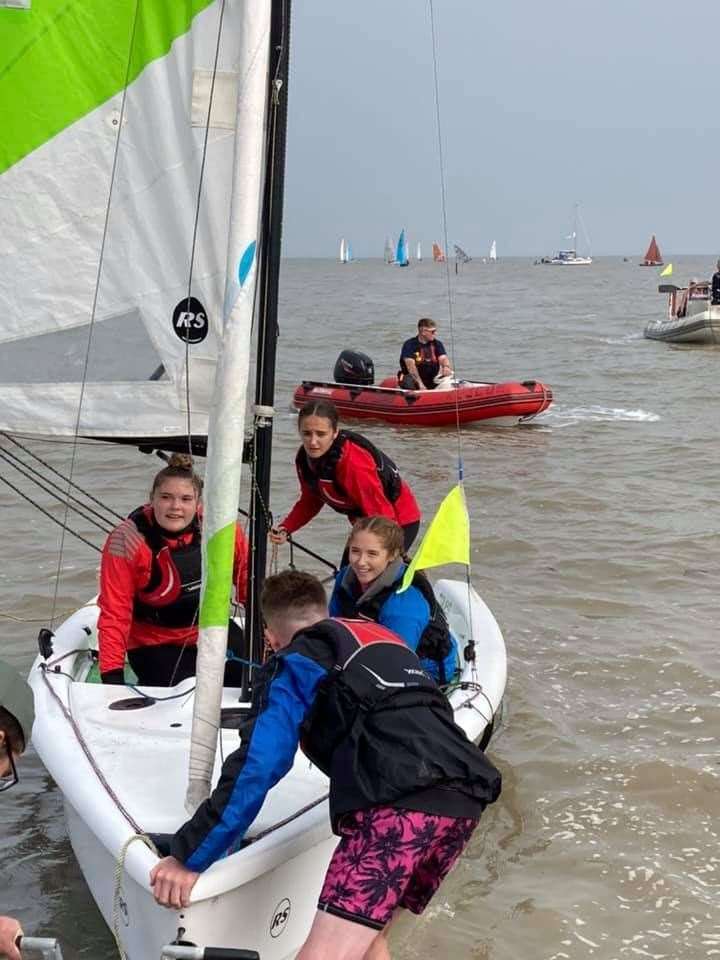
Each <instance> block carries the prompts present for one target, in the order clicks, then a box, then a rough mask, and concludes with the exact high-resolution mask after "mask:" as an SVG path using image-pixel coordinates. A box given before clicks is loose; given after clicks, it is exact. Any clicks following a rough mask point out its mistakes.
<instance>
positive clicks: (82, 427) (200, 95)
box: [0, 0, 244, 439]
mask: <svg viewBox="0 0 720 960" xmlns="http://www.w3.org/2000/svg"><path fill="white" fill-rule="evenodd" d="M223 6H224V5H223V4H222V3H221V2H220V0H187V2H184V3H170V4H161V3H152V4H150V3H144V4H139V5H138V4H137V3H136V0H114V2H113V3H107V2H103V0H75V2H74V3H73V4H72V5H71V7H72V16H69V15H63V16H59V15H58V11H57V9H56V7H57V4H50V3H45V4H41V3H37V4H35V3H33V4H32V5H29V8H26V9H22V10H21V9H8V8H7V7H4V8H2V9H0V31H2V36H3V44H2V52H0V112H1V114H2V117H3V136H2V138H0V216H1V219H2V223H3V230H2V235H1V236H0V258H1V260H2V264H3V269H2V271H0V302H2V304H3V310H2V312H1V315H0V429H3V430H18V431H24V432H32V433H36V434H37V433H43V434H56V435H71V434H73V433H75V432H77V433H79V434H81V435H86V436H94V437H108V438H114V439H122V438H128V437H149V436H163V437H169V436H173V435H185V434H187V433H188V432H189V431H192V433H195V434H204V433H206V431H207V416H208V411H209V406H210V390H211V387H212V384H213V381H214V377H215V364H216V358H217V353H218V338H219V336H220V334H221V331H222V326H223V321H224V318H225V314H226V310H225V305H226V302H225V301H226V288H227V289H228V290H234V289H236V288H237V286H238V282H237V278H236V277H235V278H228V276H227V271H226V264H227V263H228V262H230V261H231V262H233V269H235V268H236V266H237V257H236V256H235V251H232V253H233V256H232V257H230V256H229V254H230V250H229V247H228V238H229V231H230V223H229V220H230V204H229V202H228V198H229V196H230V182H231V173H232V167H233V156H234V152H235V141H236V137H235V127H236V112H237V103H238V96H239V95H240V96H242V95H243V93H242V91H243V84H244V80H242V79H241V74H240V72H239V69H238V62H239V43H240V41H239V37H240V29H239V26H238V25H239V23H240V21H241V20H242V19H243V13H242V10H241V9H239V7H240V5H233V4H231V5H229V6H228V9H226V10H225V11H224V20H221V14H223ZM64 9H65V12H66V13H67V10H68V9H69V8H67V7H66V8H64ZM136 11H137V21H135V16H136ZM221 22H222V36H221V42H220V43H218V31H219V29H220V24H221ZM216 49H217V58H218V59H217V72H214V66H215V57H216ZM203 171H204V173H203ZM201 176H202V184H201ZM83 380H84V381H85V383H84V386H83ZM188 407H189V409H188Z"/></svg>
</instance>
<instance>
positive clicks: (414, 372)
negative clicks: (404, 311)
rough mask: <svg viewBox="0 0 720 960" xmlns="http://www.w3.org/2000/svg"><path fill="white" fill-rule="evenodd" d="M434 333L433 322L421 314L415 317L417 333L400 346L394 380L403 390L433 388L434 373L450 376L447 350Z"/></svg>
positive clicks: (435, 330) (450, 370) (435, 326)
mask: <svg viewBox="0 0 720 960" xmlns="http://www.w3.org/2000/svg"><path fill="white" fill-rule="evenodd" d="M436 333H437V325H436V324H435V321H434V320H430V319H429V318H428V317H423V318H421V319H420V320H418V332H417V336H416V337H410V339H409V340H406V341H405V343H404V344H403V345H402V350H401V351H400V372H399V374H398V383H399V385H400V386H401V387H402V388H403V390H434V389H435V387H436V386H437V384H436V382H435V378H436V377H437V376H438V375H440V376H443V377H451V376H452V368H451V366H450V360H449V358H448V355H447V350H446V349H445V347H444V346H443V344H442V342H441V341H440V340H438V339H437V338H436V336H435V334H436Z"/></svg>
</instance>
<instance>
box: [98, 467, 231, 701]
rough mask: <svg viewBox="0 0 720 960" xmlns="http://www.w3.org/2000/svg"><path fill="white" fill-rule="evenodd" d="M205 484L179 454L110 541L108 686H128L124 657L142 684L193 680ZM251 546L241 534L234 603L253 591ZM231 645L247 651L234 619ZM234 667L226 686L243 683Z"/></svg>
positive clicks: (105, 635)
mask: <svg viewBox="0 0 720 960" xmlns="http://www.w3.org/2000/svg"><path fill="white" fill-rule="evenodd" d="M201 491H202V480H201V479H200V477H199V476H198V475H197V474H196V473H195V471H194V470H193V459H192V457H191V456H188V455H187V454H179V453H174V454H173V455H172V456H171V457H170V461H169V463H168V466H167V467H165V468H164V469H162V470H160V472H159V473H158V474H157V475H156V476H155V479H154V481H153V485H152V490H151V491H150V502H149V503H146V504H145V505H144V506H140V507H138V508H137V509H136V510H133V512H132V513H131V514H130V516H129V517H128V518H127V519H126V520H123V522H122V523H121V524H120V525H119V526H117V527H116V528H115V529H114V530H113V531H112V533H111V534H110V536H109V537H108V538H107V541H106V542H105V546H104V547H103V552H102V559H101V561H100V595H99V598H98V606H99V608H100V615H99V617H98V648H99V653H100V676H101V678H102V681H103V683H114V684H123V683H125V679H124V668H125V656H126V655H127V658H128V660H129V661H130V666H131V667H132V669H133V670H134V671H135V673H136V675H137V678H138V683H140V684H145V685H147V686H151V687H169V686H173V685H174V684H176V683H179V682H180V681H181V680H184V679H185V678H186V677H191V676H194V675H195V661H196V657H197V636H198V627H197V619H198V608H199V603H200V574H201V564H200V539H201V534H202V527H201V521H202V514H201V504H200V494H201ZM247 558H248V545H247V540H246V539H245V534H244V533H243V531H242V529H241V528H240V527H239V526H237V528H236V531H235V560H234V572H233V582H234V586H235V598H236V600H237V602H238V603H244V602H245V597H246V591H247ZM230 631H231V634H230V638H229V641H230V645H231V646H233V647H234V648H235V649H237V648H238V647H240V646H241V643H242V638H241V637H240V636H237V635H235V634H236V633H237V634H239V633H240V630H239V628H238V627H236V626H235V623H234V621H232V620H231V621H230ZM234 667H235V664H232V663H229V664H228V667H227V670H226V682H227V683H229V684H233V683H234V682H237V680H238V678H237V676H233V675H234V674H236V671H235V670H234V669H233V668H234Z"/></svg>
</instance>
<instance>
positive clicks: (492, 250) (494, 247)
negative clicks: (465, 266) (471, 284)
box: [490, 240, 497, 263]
mask: <svg viewBox="0 0 720 960" xmlns="http://www.w3.org/2000/svg"><path fill="white" fill-rule="evenodd" d="M490 259H491V260H492V261H493V263H494V262H495V261H496V260H497V244H496V243H495V241H494V240H493V242H492V243H491V244H490Z"/></svg>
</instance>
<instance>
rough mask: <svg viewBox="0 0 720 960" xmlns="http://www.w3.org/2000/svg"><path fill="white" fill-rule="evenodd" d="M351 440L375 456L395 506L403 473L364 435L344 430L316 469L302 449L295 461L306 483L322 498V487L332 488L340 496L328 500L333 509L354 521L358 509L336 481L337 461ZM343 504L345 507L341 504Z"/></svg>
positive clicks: (384, 483) (377, 467)
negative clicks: (330, 486) (329, 485)
mask: <svg viewBox="0 0 720 960" xmlns="http://www.w3.org/2000/svg"><path fill="white" fill-rule="evenodd" d="M348 440H350V442H351V443H354V444H356V445H357V446H358V447H362V449H363V450H367V452H368V453H369V454H370V455H371V456H372V458H373V460H374V461H375V467H376V469H377V473H378V477H379V478H380V483H381V484H382V488H383V492H384V493H385V496H386V497H387V499H388V501H389V502H390V503H395V501H396V500H397V498H398V497H399V496H400V490H401V486H402V479H401V477H400V471H399V470H398V468H397V466H396V465H395V463H394V462H393V461H392V460H391V459H390V457H388V455H387V454H386V453H383V451H382V450H380V449H378V447H376V446H375V444H374V443H371V442H370V440H368V439H367V437H363V435H362V434H360V433H355V432H354V431H353V430H341V431H340V432H339V433H338V435H337V437H336V438H335V440H334V441H333V443H332V446H331V447H330V449H329V450H328V451H327V453H324V454H323V455H322V457H319V458H318V460H317V461H316V466H315V467H313V466H311V465H310V463H309V461H308V456H307V454H306V453H305V450H304V449H303V447H300V449H299V450H298V452H297V456H296V457H295V466H296V467H297V470H298V473H299V474H300V476H301V477H302V478H303V480H304V481H305V483H306V484H307V485H308V486H309V487H310V489H311V490H312V491H313V492H314V493H316V494H318V495H319V496H323V485H325V484H331V485H332V486H333V487H334V488H335V491H337V496H334V495H333V496H332V497H331V499H330V500H329V502H330V503H331V505H332V507H333V509H334V510H336V511H337V512H338V513H343V514H346V515H348V516H351V517H352V516H356V515H357V507H356V505H355V504H353V503H351V502H350V501H349V500H348V499H347V493H346V492H345V490H343V487H342V484H341V483H340V482H339V480H338V478H337V465H338V461H339V459H340V456H341V454H342V451H343V447H344V446H345V444H346V443H347V441H348ZM333 493H334V491H333ZM323 499H325V497H323ZM343 500H344V501H345V504H346V505H345V506H343V505H342V503H341V501H343Z"/></svg>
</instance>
